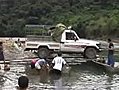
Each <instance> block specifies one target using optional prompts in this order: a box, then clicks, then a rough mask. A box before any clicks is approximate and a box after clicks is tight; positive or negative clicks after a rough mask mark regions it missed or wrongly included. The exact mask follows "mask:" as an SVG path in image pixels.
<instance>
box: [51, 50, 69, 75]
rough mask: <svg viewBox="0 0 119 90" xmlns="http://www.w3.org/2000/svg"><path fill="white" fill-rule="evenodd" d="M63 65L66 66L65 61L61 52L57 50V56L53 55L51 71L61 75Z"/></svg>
mask: <svg viewBox="0 0 119 90" xmlns="http://www.w3.org/2000/svg"><path fill="white" fill-rule="evenodd" d="M63 65H67V66H68V64H67V63H66V61H65V60H64V59H63V58H62V53H61V52H58V55H57V57H55V58H54V59H53V61H52V67H53V70H52V73H53V74H57V75H61V72H62V68H63Z"/></svg>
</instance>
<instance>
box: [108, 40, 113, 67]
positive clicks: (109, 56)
mask: <svg viewBox="0 0 119 90" xmlns="http://www.w3.org/2000/svg"><path fill="white" fill-rule="evenodd" d="M108 43H109V46H108V62H107V64H108V65H110V66H112V67H114V63H115V61H114V44H113V43H112V40H111V39H108Z"/></svg>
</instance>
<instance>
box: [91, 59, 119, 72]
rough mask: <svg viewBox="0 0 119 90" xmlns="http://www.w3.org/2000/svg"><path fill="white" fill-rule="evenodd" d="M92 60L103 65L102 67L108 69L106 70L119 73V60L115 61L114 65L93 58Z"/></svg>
mask: <svg viewBox="0 0 119 90" xmlns="http://www.w3.org/2000/svg"><path fill="white" fill-rule="evenodd" d="M91 62H93V63H94V64H97V65H99V66H101V67H102V68H104V69H105V70H106V72H109V73H119V62H115V65H114V67H111V66H110V65H108V64H106V63H102V62H99V61H95V60H92V61H91Z"/></svg>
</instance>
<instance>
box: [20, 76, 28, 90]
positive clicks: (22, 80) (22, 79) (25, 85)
mask: <svg viewBox="0 0 119 90" xmlns="http://www.w3.org/2000/svg"><path fill="white" fill-rule="evenodd" d="M28 83H29V79H28V77H26V76H20V77H19V78H18V85H19V87H18V90H26V89H27V88H28Z"/></svg>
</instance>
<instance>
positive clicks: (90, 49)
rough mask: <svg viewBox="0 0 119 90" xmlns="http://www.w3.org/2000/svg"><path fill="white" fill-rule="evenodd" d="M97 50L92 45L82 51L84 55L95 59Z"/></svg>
mask: <svg viewBox="0 0 119 90" xmlns="http://www.w3.org/2000/svg"><path fill="white" fill-rule="evenodd" d="M96 54H97V51H96V49H95V48H93V47H88V48H86V50H85V52H84V57H85V58H88V59H95V58H96Z"/></svg>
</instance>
